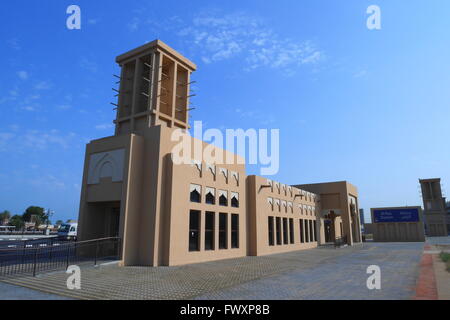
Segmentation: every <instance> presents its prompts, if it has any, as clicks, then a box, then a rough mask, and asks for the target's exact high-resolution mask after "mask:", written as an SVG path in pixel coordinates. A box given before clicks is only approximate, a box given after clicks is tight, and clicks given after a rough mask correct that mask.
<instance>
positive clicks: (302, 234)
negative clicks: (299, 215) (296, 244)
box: [300, 219, 305, 243]
mask: <svg viewBox="0 0 450 320" xmlns="http://www.w3.org/2000/svg"><path fill="white" fill-rule="evenodd" d="M300 242H301V243H305V233H304V232H303V219H300Z"/></svg>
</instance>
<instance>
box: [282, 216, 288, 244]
mask: <svg viewBox="0 0 450 320" xmlns="http://www.w3.org/2000/svg"><path fill="white" fill-rule="evenodd" d="M287 233H288V230H287V218H283V243H284V244H288V235H287Z"/></svg>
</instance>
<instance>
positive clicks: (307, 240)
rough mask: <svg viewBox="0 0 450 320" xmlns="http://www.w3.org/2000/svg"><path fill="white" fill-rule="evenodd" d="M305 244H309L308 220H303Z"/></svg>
mask: <svg viewBox="0 0 450 320" xmlns="http://www.w3.org/2000/svg"><path fill="white" fill-rule="evenodd" d="M304 227H305V242H309V226H308V220H305V226H304Z"/></svg>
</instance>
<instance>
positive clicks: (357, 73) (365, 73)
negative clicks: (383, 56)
mask: <svg viewBox="0 0 450 320" xmlns="http://www.w3.org/2000/svg"><path fill="white" fill-rule="evenodd" d="M366 75H367V70H360V71H358V72H356V73H355V74H353V78H362V77H364V76H366Z"/></svg>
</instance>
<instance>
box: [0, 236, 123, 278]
mask: <svg viewBox="0 0 450 320" xmlns="http://www.w3.org/2000/svg"><path fill="white" fill-rule="evenodd" d="M53 241H54V242H51V245H49V244H45V245H43V244H42V243H41V244H33V246H32V247H29V246H28V247H27V246H26V245H24V246H23V247H22V248H14V249H0V278H5V277H6V278H8V277H13V276H17V275H32V276H36V274H38V273H42V272H49V271H57V270H66V269H67V268H68V267H69V265H74V264H76V265H82V264H93V265H97V264H98V262H100V261H112V260H117V259H120V246H121V241H120V238H117V237H114V238H101V239H93V240H87V241H74V242H56V241H55V240H53Z"/></svg>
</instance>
